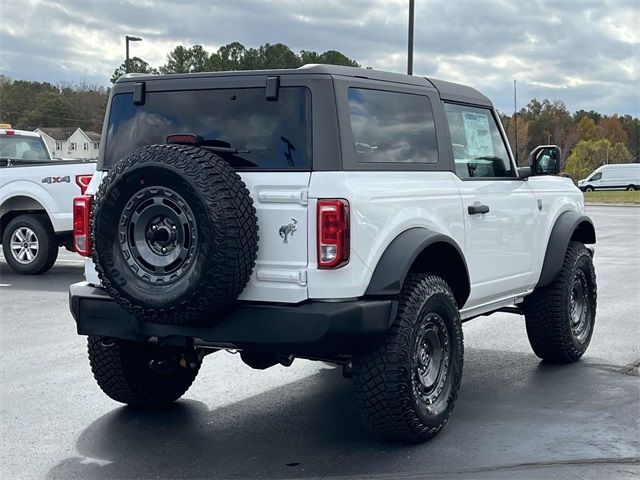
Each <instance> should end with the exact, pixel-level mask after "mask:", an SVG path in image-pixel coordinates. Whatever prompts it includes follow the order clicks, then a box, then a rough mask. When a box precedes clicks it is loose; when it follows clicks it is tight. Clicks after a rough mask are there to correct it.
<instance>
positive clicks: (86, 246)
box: [73, 195, 91, 257]
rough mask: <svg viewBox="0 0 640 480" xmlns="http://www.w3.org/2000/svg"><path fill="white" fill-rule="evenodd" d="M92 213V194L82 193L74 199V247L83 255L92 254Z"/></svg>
mask: <svg viewBox="0 0 640 480" xmlns="http://www.w3.org/2000/svg"><path fill="white" fill-rule="evenodd" d="M90 213H91V196H89V195H80V196H78V197H75V198H74V199H73V249H74V250H75V251H76V252H78V253H79V254H80V255H82V256H83V257H88V256H89V255H90V254H91V240H90V238H89V214H90Z"/></svg>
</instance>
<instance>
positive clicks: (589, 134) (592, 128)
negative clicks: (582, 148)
mask: <svg viewBox="0 0 640 480" xmlns="http://www.w3.org/2000/svg"><path fill="white" fill-rule="evenodd" d="M576 127H577V128H578V135H579V139H580V140H596V139H597V138H598V126H597V125H596V122H595V121H594V120H593V118H592V117H591V116H589V115H584V116H583V117H582V118H581V119H580V120H578V123H577V124H576Z"/></svg>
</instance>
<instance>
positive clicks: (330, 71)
mask: <svg viewBox="0 0 640 480" xmlns="http://www.w3.org/2000/svg"><path fill="white" fill-rule="evenodd" d="M301 74H319V75H332V76H343V77H354V78H365V79H369V80H374V81H380V82H390V83H401V84H407V85H417V86H424V87H432V88H436V89H437V90H438V92H439V93H440V97H441V98H442V99H443V100H451V101H454V102H462V103H472V104H480V105H486V106H492V104H491V100H489V98H487V97H486V96H485V95H483V94H482V93H480V92H479V91H477V90H476V89H474V88H471V87H468V86H466V85H462V84H458V83H452V82H445V81H444V80H437V79H434V78H427V77H418V76H413V75H404V74H402V73H393V72H384V71H381V70H372V69H365V68H356V67H345V66H341V65H321V64H311V65H304V66H302V67H300V68H290V69H282V70H234V71H229V72H202V73H177V74H167V75H150V74H144V73H128V74H126V75H123V76H121V77H120V78H119V79H118V80H117V82H116V83H124V82H141V81H162V80H179V79H185V80H186V79H189V78H207V77H233V76H253V75H260V76H264V75H274V76H276V75H301Z"/></svg>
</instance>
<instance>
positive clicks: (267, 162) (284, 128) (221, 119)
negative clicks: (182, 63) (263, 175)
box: [103, 87, 312, 170]
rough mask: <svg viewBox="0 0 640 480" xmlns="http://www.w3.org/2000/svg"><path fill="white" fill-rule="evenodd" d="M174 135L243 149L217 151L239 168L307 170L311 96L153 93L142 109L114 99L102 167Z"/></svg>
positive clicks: (127, 99)
mask: <svg viewBox="0 0 640 480" xmlns="http://www.w3.org/2000/svg"><path fill="white" fill-rule="evenodd" d="M175 134H193V135H198V136H200V137H202V139H203V140H204V141H205V142H206V144H208V145H214V146H219V147H225V148H234V149H238V150H241V152H239V153H222V152H216V154H217V155H220V156H221V157H222V158H224V159H225V160H227V161H228V162H229V163H230V164H231V165H233V166H235V167H238V168H248V169H251V168H257V169H277V170H281V169H301V170H308V169H310V168H311V150H312V148H311V93H310V92H309V90H308V89H307V88H304V87H283V88H280V90H279V94H278V100H277V101H267V100H266V99H265V90H264V88H244V89H218V90H187V91H173V92H149V93H147V94H146V96H145V103H144V105H134V104H133V94H130V93H126V94H117V95H114V97H113V98H112V100H111V112H110V115H109V126H108V131H107V142H106V150H105V156H104V164H103V166H104V167H107V168H108V167H111V166H112V165H114V164H115V163H117V162H118V160H120V159H121V158H122V157H124V156H125V155H127V154H128V153H130V152H131V151H133V150H135V149H136V148H139V147H143V146H146V145H154V144H164V143H166V141H167V137H168V136H170V135H175ZM247 150H248V152H247Z"/></svg>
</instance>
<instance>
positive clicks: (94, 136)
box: [83, 130, 102, 142]
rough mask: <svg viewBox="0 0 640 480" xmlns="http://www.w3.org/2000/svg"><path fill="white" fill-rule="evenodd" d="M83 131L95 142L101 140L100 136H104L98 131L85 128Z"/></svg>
mask: <svg viewBox="0 0 640 480" xmlns="http://www.w3.org/2000/svg"><path fill="white" fill-rule="evenodd" d="M83 132H84V134H85V135H86V136H87V137H89V138H90V139H91V141H93V142H99V141H100V137H102V135H100V134H99V133H96V132H87V131H85V130H83Z"/></svg>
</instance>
